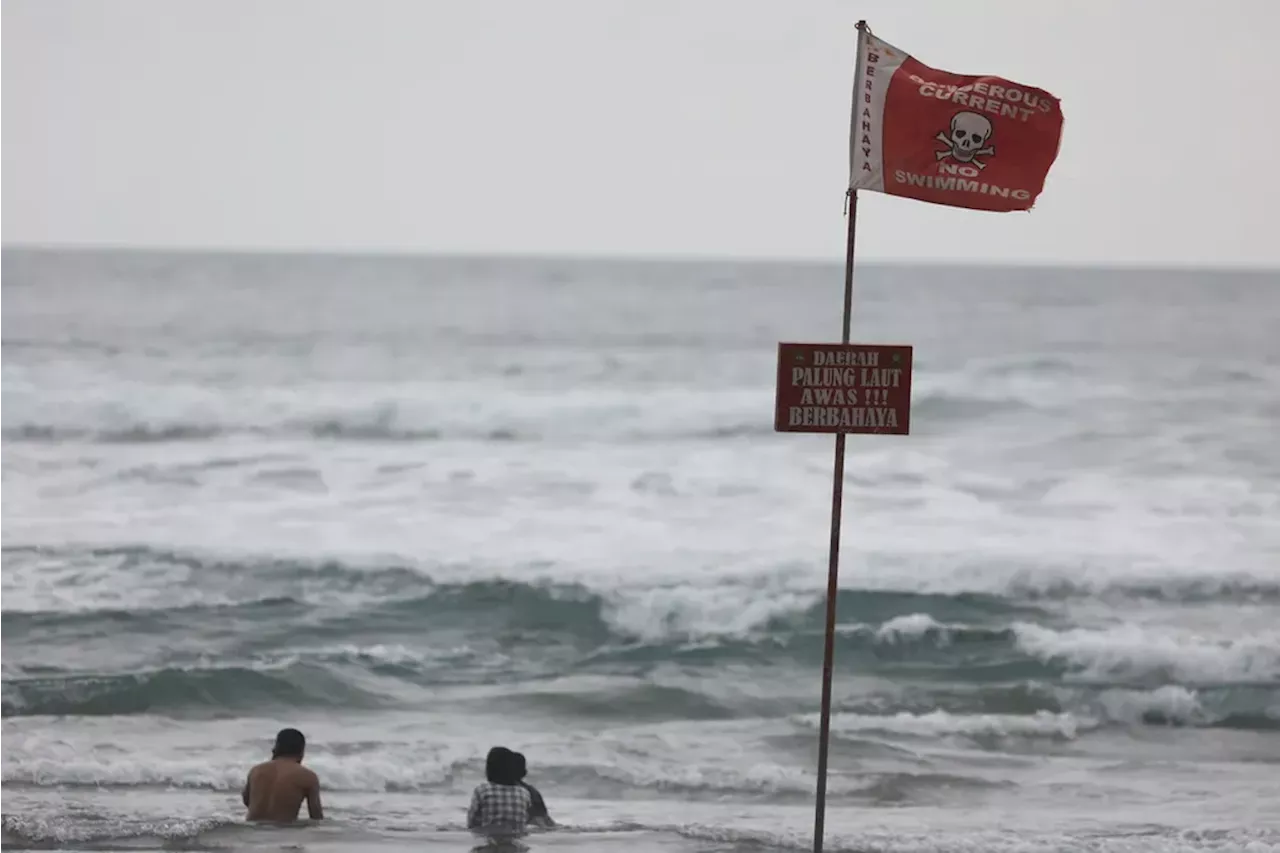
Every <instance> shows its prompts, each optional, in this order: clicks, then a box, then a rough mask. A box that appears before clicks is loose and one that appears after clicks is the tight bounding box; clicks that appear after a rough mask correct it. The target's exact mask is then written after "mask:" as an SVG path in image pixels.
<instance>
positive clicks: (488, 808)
mask: <svg viewBox="0 0 1280 853" xmlns="http://www.w3.org/2000/svg"><path fill="white" fill-rule="evenodd" d="M531 805H532V800H531V798H530V797H529V792H528V791H527V790H525V789H524V788H522V787H521V786H519V785H495V784H493V783H492V782H481V783H480V784H479V785H477V786H476V790H475V793H474V794H472V795H471V807H470V808H469V809H467V829H500V830H517V831H523V830H524V828H525V826H526V825H527V824H528V823H529V809H530V806H531Z"/></svg>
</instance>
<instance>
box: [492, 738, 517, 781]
mask: <svg viewBox="0 0 1280 853" xmlns="http://www.w3.org/2000/svg"><path fill="white" fill-rule="evenodd" d="M515 756H516V754H515V753H514V752H512V751H511V750H509V749H507V748H506V747H505V746H495V747H494V748H493V749H491V750H489V755H488V756H487V757H486V758H485V761H484V776H485V778H486V779H488V780H489V781H490V782H492V783H493V784H495V785H515V784H516V783H518V782H519V781H520V776H519V775H518V770H517V768H516V757H515Z"/></svg>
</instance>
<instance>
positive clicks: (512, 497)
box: [0, 250, 1280, 853]
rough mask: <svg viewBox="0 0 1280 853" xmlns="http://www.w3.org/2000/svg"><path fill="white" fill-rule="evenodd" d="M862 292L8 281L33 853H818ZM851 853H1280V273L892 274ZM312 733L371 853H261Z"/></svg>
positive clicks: (15, 769)
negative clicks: (840, 353)
mask: <svg viewBox="0 0 1280 853" xmlns="http://www.w3.org/2000/svg"><path fill="white" fill-rule="evenodd" d="M841 280H842V269H841V268H839V267H838V266H822V265H808V266H806V265H787V264H731V263H656V262H654V263H639V262H625V261H604V260H596V261H583V260H580V261H556V260H515V259H510V260H498V259H487V260H486V259H470V260H468V259H415V258H340V257H318V256H296V257H295V256H278V257H251V256H235V255H221V256H219V255H207V256H202V255H182V254H169V255H164V254H128V253H54V252H48V253H35V252H23V251H16V250H6V251H5V252H4V256H3V309H4V310H3V442H4V444H3V540H4V542H3V548H4V552H3V601H2V605H3V619H2V622H0V624H2V626H3V820H4V846H5V847H6V848H7V849H24V848H25V849H58V850H97V849H111V850H131V849H169V850H174V849H178V850H234V849H247V850H286V849H287V850H309V851H331V850H332V851H337V850H361V851H363V850H386V851H393V850H394V851H409V850H413V851H436V850H448V851H466V850H470V849H471V848H472V847H473V846H475V845H477V844H479V843H480V842H481V840H480V839H477V838H475V837H473V836H471V835H470V834H469V833H468V832H467V831H466V830H465V826H464V814H465V808H466V805H467V800H468V795H469V792H470V789H471V788H472V786H474V785H475V784H476V783H477V782H478V781H479V780H480V778H481V774H482V763H483V756H484V753H485V752H486V750H487V749H488V748H489V747H490V746H493V745H496V744H504V745H507V746H510V747H512V748H516V749H520V750H522V751H523V752H525V753H526V755H527V756H528V759H529V763H530V767H531V772H530V779H531V781H533V782H534V783H535V784H537V785H538V786H539V788H540V789H541V790H542V791H543V793H544V795H545V796H546V798H547V802H548V805H549V807H550V809H551V812H552V815H553V816H554V817H556V818H557V819H558V820H559V821H560V822H561V823H562V824H563V827H562V828H561V829H559V830H556V831H552V832H546V833H538V834H536V835H531V836H530V837H529V838H527V839H525V840H524V842H523V844H524V846H525V847H527V848H528V849H530V850H532V851H586V850H591V851H596V850H620V851H621V850H630V851H639V853H646V851H673V853H695V851H696V853H711V852H712V851H735V853H763V851H772V850H802V849H811V845H812V820H813V796H814V786H815V775H814V767H815V761H816V747H817V734H816V733H817V711H818V699H819V691H820V681H821V658H822V628H823V610H822V608H823V598H822V596H823V592H824V588H825V583H826V544H827V525H828V521H829V500H830V476H831V455H832V440H831V439H830V437H822V436H805V435H781V434H777V433H774V432H773V430H772V404H773V381H774V375H775V368H774V358H775V352H776V350H775V348H776V344H777V342H778V341H779V340H801V341H803V340H811V341H822V340H834V339H836V338H837V336H838V334H839V328H840V318H839V309H840V300H841V286H842V285H841ZM854 338H855V340H862V341H866V342H874V343H909V344H912V345H914V346H915V348H916V349H915V364H916V367H915V377H914V389H913V414H912V429H913V433H912V434H911V435H910V436H904V437H890V436H859V437H853V438H851V439H850V440H849V456H848V463H847V464H848V468H847V478H846V492H845V495H846V498H845V501H846V503H845V524H844V531H843V535H844V545H845V553H844V558H843V561H842V573H841V593H840V598H839V618H840V627H839V637H838V642H837V651H836V661H835V665H836V673H835V684H834V703H835V714H834V718H833V743H832V754H831V774H832V775H831V779H830V788H829V790H830V802H829V809H828V814H827V836H826V849H827V850H832V851H939V852H940V851H974V853H978V851H981V852H982V853H999V852H1000V851H1015V850H1017V851H1160V853H1166V852H1169V853H1171V851H1184V850H1213V851H1228V850H1248V851H1262V850H1274V849H1280V805H1278V804H1280V275H1278V274H1276V273H1263V272H1259V273H1245V272H1236V273H1227V272H1212V271H1208V272H1206V271H1170V272H1166V271H1151V270H1147V271H1143V270H1132V271H1112V270H1088V269H982V268H961V267H945V266H943V267H905V266H874V265H871V264H865V265H863V266H861V267H860V268H859V270H858V274H857V293H856V316H855V320H854ZM286 725H289V726H298V727H300V728H301V729H303V731H304V732H305V733H306V734H307V736H308V738H309V746H308V754H307V762H308V764H309V765H311V766H312V767H314V768H315V769H316V770H317V772H318V773H319V774H320V777H321V779H322V782H323V786H324V797H325V804H326V810H327V812H328V817H329V818H330V820H327V821H325V822H324V823H323V824H319V825H311V826H301V827H294V828H257V827H248V826H246V825H244V823H243V821H242V818H243V811H242V809H241V807H240V803H239V799H238V791H239V787H240V785H241V784H242V782H243V779H244V774H245V771H246V770H247V769H248V767H249V766H250V765H251V764H252V763H254V762H255V761H258V760H261V759H263V758H264V757H265V756H266V755H267V753H268V751H269V748H270V743H271V739H272V737H273V736H274V733H275V731H276V730H277V729H279V728H281V727H283V726H286Z"/></svg>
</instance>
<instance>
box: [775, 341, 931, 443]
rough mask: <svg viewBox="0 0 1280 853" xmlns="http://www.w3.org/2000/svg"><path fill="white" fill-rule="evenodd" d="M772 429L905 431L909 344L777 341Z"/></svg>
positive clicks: (908, 424)
mask: <svg viewBox="0 0 1280 853" xmlns="http://www.w3.org/2000/svg"><path fill="white" fill-rule="evenodd" d="M773 428H774V430H776V431H777V432H826V433H838V432H843V433H879V434H887V435H907V434H908V433H909V432H910V431H911V347H909V346H892V345H885V344H790V343H780V344H778V392H777V397H776V403H775V406H774V414H773Z"/></svg>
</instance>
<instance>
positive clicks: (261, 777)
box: [240, 729, 324, 822]
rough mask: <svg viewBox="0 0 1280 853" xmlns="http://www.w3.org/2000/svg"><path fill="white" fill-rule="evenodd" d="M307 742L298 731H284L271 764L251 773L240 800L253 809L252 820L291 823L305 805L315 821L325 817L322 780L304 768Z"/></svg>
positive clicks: (272, 753)
mask: <svg viewBox="0 0 1280 853" xmlns="http://www.w3.org/2000/svg"><path fill="white" fill-rule="evenodd" d="M306 746H307V739H306V738H304V737H303V736H302V732H300V731H298V730H297V729H281V730H280V733H279V734H278V735H276V745H275V747H274V748H273V749H272V750H271V760H270V761H264V762H262V763H261V764H259V765H257V766H256V767H254V768H253V769H252V770H250V771H249V779H248V780H247V781H246V782H245V783H244V791H242V792H241V794H240V799H242V800H244V804H245V806H246V807H247V808H248V809H249V816H248V818H247V819H248V820H268V821H279V822H290V821H295V820H297V819H298V810H299V809H301V808H302V801H303V800H306V801H307V814H309V815H310V816H311V819H312V820H320V819H321V818H323V817H324V811H323V810H322V809H321V808H320V779H319V778H318V777H317V776H316V774H315V773H314V772H312V771H311V770H310V769H309V768H307V767H303V766H302V753H303V751H304V750H305V749H306Z"/></svg>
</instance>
